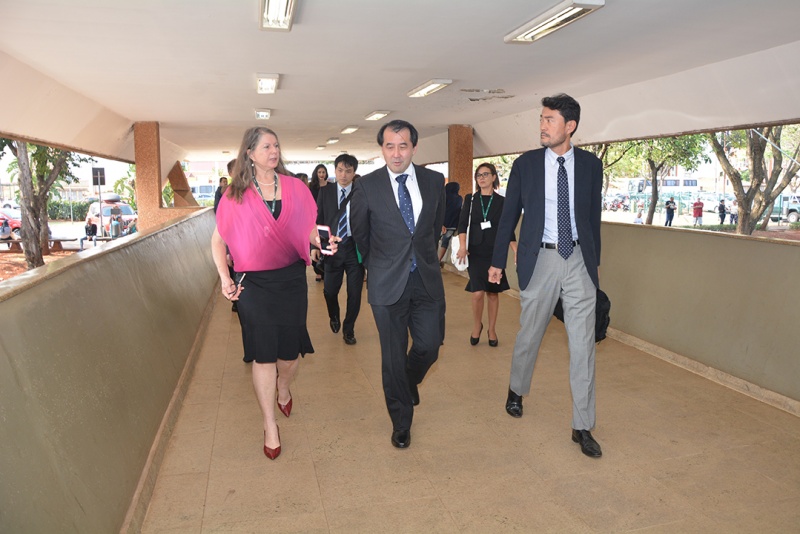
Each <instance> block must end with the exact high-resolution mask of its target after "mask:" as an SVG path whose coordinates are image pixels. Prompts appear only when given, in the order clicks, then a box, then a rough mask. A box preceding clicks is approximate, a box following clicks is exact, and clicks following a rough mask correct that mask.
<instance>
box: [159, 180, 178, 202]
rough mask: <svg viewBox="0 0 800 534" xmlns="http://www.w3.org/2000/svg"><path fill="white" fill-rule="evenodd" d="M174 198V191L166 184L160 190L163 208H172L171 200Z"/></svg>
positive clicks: (170, 185)
mask: <svg viewBox="0 0 800 534" xmlns="http://www.w3.org/2000/svg"><path fill="white" fill-rule="evenodd" d="M174 198H175V191H173V190H172V184H170V183H168V184H167V185H166V186H164V189H162V190H161V200H163V201H164V206H165V207H167V208H171V207H172V200H173V199H174Z"/></svg>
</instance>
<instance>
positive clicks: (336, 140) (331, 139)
mask: <svg viewBox="0 0 800 534" xmlns="http://www.w3.org/2000/svg"><path fill="white" fill-rule="evenodd" d="M338 142H339V138H338V137H331V138H330V139H328V140H327V141H326V143H328V144H329V145H332V144H334V143H338Z"/></svg>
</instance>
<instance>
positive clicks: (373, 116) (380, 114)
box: [364, 111, 391, 121]
mask: <svg viewBox="0 0 800 534" xmlns="http://www.w3.org/2000/svg"><path fill="white" fill-rule="evenodd" d="M389 113H391V111H373V112H372V113H370V114H369V115H367V116H366V117H364V120H366V121H379V120H381V119H382V118H384V117H385V116H386V115H388V114H389Z"/></svg>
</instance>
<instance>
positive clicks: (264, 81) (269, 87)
mask: <svg viewBox="0 0 800 534" xmlns="http://www.w3.org/2000/svg"><path fill="white" fill-rule="evenodd" d="M280 78H281V75H280V74H256V92H257V93H258V94H260V95H271V94H272V93H274V92H275V91H277V90H278V80H280Z"/></svg>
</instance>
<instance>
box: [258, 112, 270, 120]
mask: <svg viewBox="0 0 800 534" xmlns="http://www.w3.org/2000/svg"><path fill="white" fill-rule="evenodd" d="M270 115H272V110H271V109H257V110H256V120H259V121H265V120H267V119H269V117H270Z"/></svg>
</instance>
